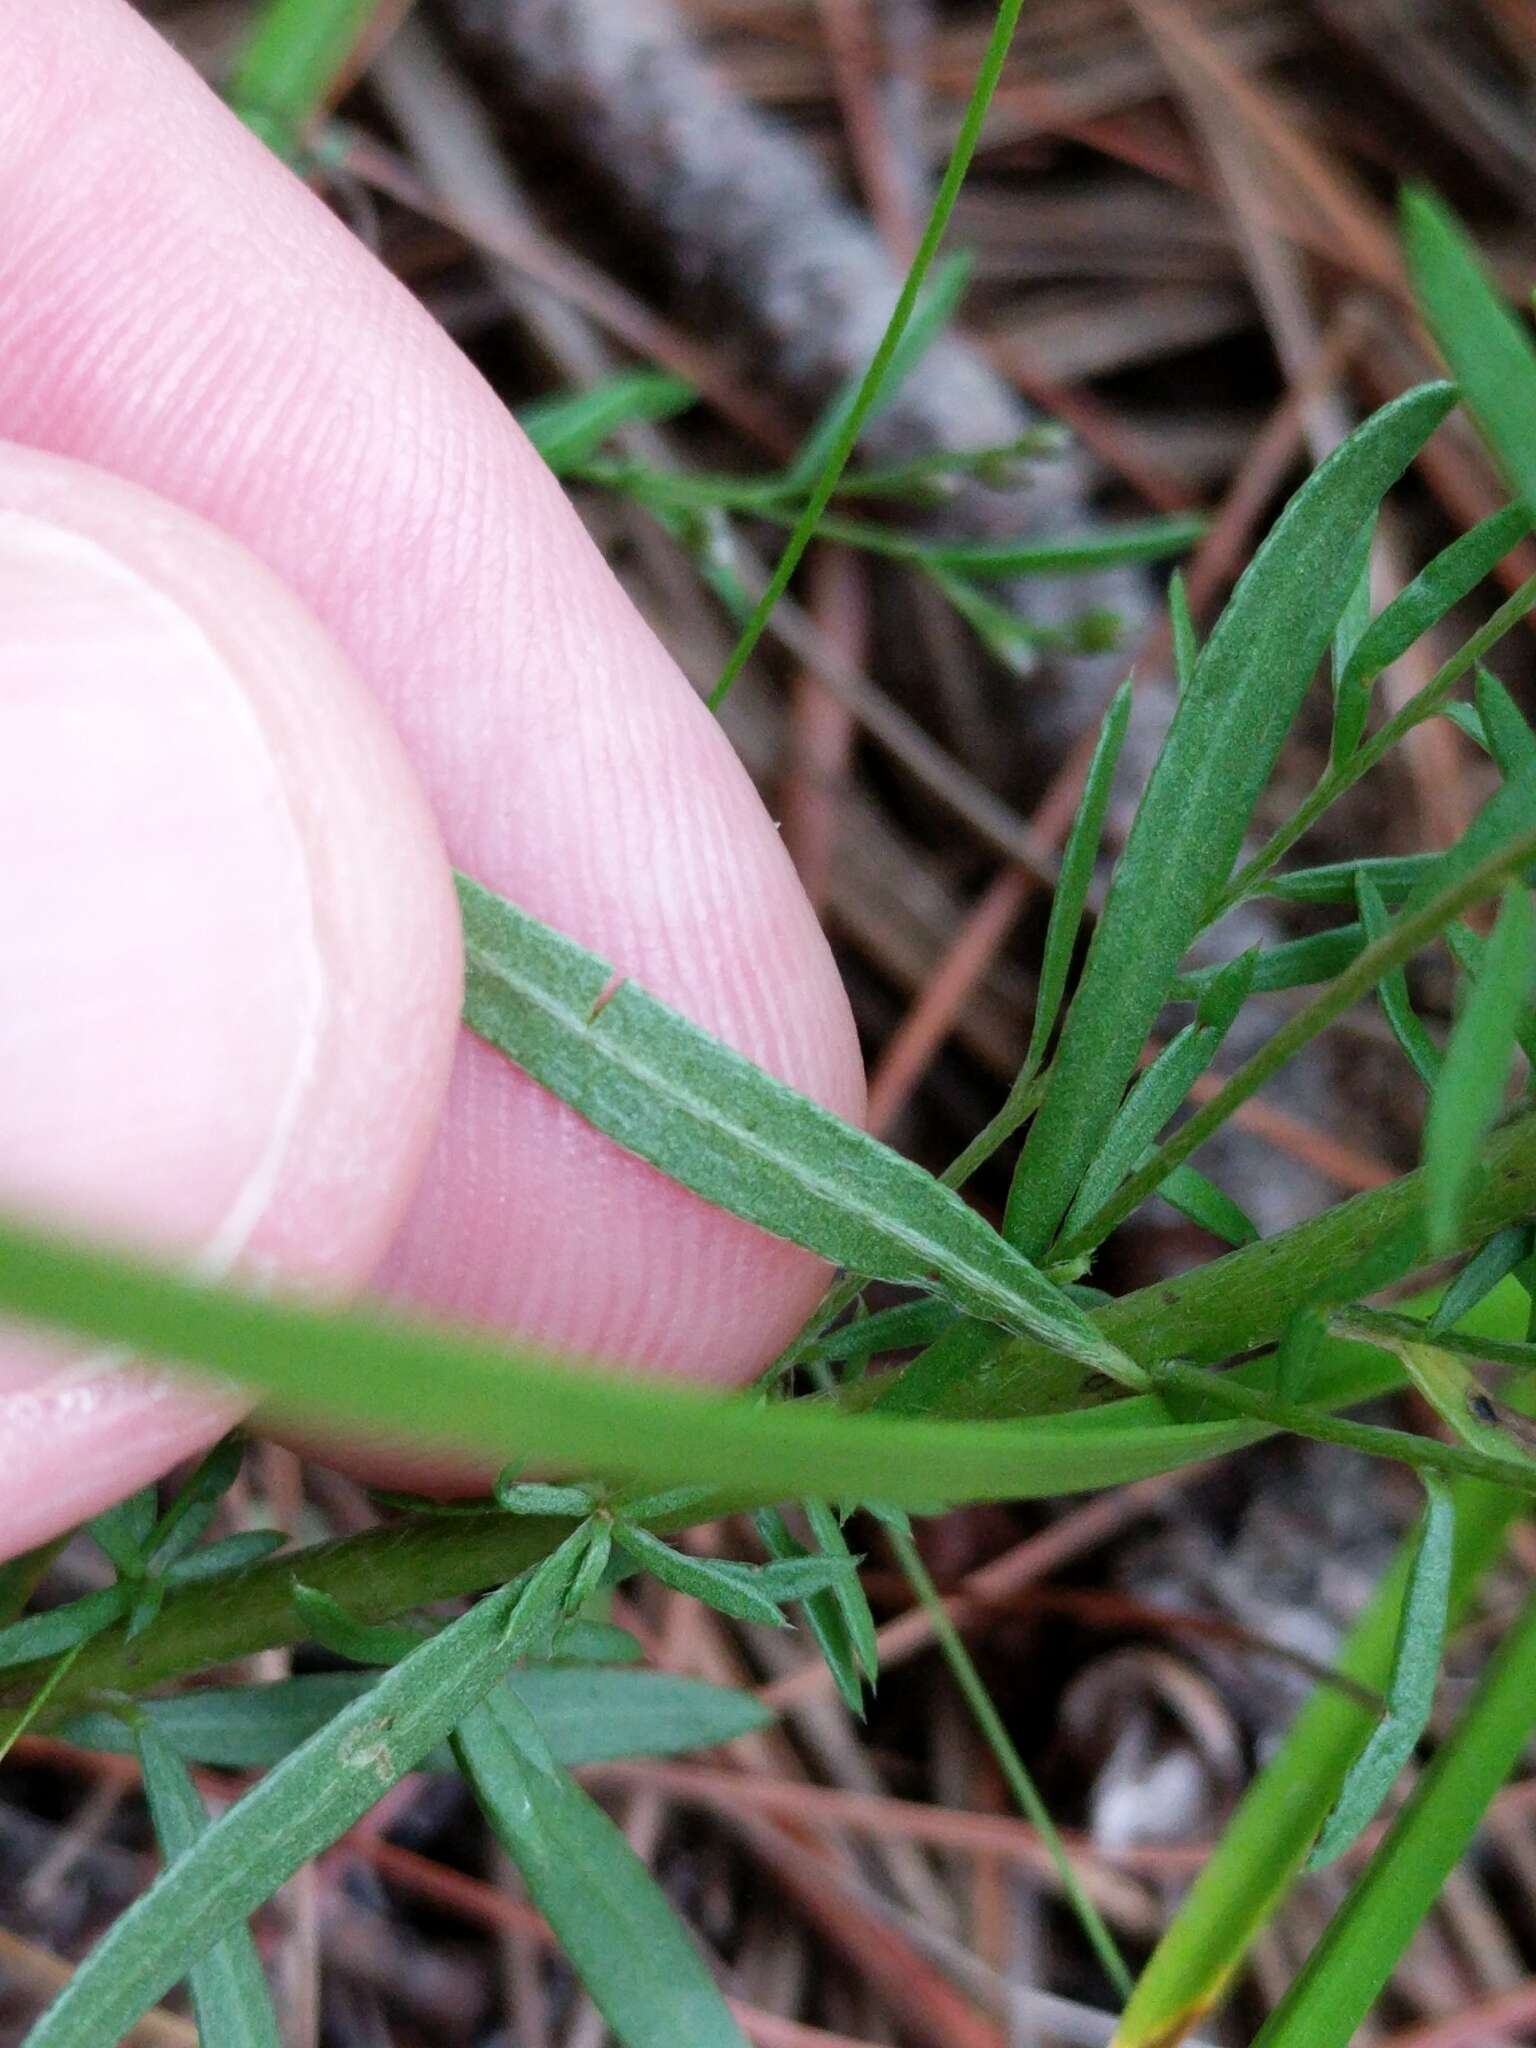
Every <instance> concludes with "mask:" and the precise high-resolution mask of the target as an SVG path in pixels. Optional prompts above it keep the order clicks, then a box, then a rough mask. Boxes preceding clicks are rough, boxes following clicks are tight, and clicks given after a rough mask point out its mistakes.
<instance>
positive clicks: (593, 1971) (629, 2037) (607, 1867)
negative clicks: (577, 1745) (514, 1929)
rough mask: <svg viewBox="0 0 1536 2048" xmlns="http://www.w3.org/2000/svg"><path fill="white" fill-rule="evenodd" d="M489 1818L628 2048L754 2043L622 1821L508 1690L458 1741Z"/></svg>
mask: <svg viewBox="0 0 1536 2048" xmlns="http://www.w3.org/2000/svg"><path fill="white" fill-rule="evenodd" d="M453 1746H454V1753H455V1755H456V1756H457V1758H458V1761H459V1766H460V1768H461V1770H462V1771H463V1773H464V1776H465V1777H466V1778H467V1779H468V1781H469V1783H470V1785H471V1787H472V1788H473V1790H474V1794H475V1797H476V1799H477V1800H478V1801H479V1803H480V1806H481V1809H482V1810H483V1812H484V1814H485V1816H486V1819H487V1820H488V1821H489V1822H490V1823H491V1826H492V1827H493V1828H494V1829H495V1831H496V1834H497V1835H498V1836H499V1838H500V1840H501V1842H502V1845H503V1847H504V1848H505V1849H506V1851H507V1853H508V1855H509V1856H510V1857H511V1858H512V1860H513V1862H514V1863H515V1864H516V1865H517V1867H518V1869H519V1870H520V1871H521V1873H522V1877H523V1882H524V1883H525V1884H526V1885H527V1887H528V1891H529V1895H530V1897H531V1898H532V1900H533V1902H534V1904H535V1905H536V1906H537V1907H538V1909H539V1911H540V1912H541V1913H542V1914H543V1915H544V1917H545V1919H546V1920H547V1921H548V1922H549V1924H550V1926H551V1927H552V1928H553V1930H554V1932H555V1934H556V1936H557V1937H558V1938H559V1942H560V1946H561V1947H562V1948H563V1949H564V1951H565V1953H566V1956H567V1957H568V1958H569V1960H570V1963H571V1966H572V1968H573V1969H574V1970H575V1972H576V1974H577V1976H578V1977H579V1978H580V1979H581V1982H582V1984H583V1986H584V1987H585V1989H586V1991H587V1994H588V1996H589V1997H590V1998H591V2000H592V2002H593V2004H594V2005H595V2006H596V2007H597V2009H598V2011H599V2012H600V2013H601V2014H602V2016H603V2018H604V2019H605V2020H606V2021H607V2022H608V2025H609V2027H610V2028H611V2029H612V2031H613V2033H614V2034H615V2035H616V2036H617V2038H618V2039H619V2040H620V2041H621V2042H623V2043H624V2044H625V2048H681V2044H683V2043H686V2044H687V2048H746V2043H745V2041H744V2039H743V2037H742V2034H741V2031H740V2029H739V2028H738V2027H737V2025H736V2022H735V2020H734V2019H732V2017H731V2013H730V2008H729V2007H728V2006H727V2005H726V2003H725V2000H724V1998H723V1997H722V1996H721V1994H720V1991H719V1989H718V1987H717V1986H716V1984H715V1981H714V1979H713V1978H712V1977H711V1976H710V1974H709V1972H708V1970H707V1969H706V1968H705V1966H704V1962H703V1958H702V1957H701V1956H700V1955H699V1953H698V1950H697V1949H696V1948H695V1947H694V1945H693V1943H692V1941H691V1940H690V1939H689V1937H688V1934H687V1932H686V1931H685V1930H684V1928H683V1927H682V1925H681V1924H680V1923H679V1921H678V1919H677V1916H676V1914H675V1913H674V1912H673V1911H672V1908H671V1906H670V1905H668V1903H667V1901H666V1899H665V1897H664V1896H663V1895H662V1893H661V1891H660V1889H659V1888H658V1886H657V1883H656V1880H655V1879H654V1878H653V1877H652V1876H651V1873H650V1872H649V1871H648V1870H647V1869H646V1867H645V1865H644V1864H643V1863H642V1862H641V1861H640V1859H639V1857H638V1856H637V1855H636V1854H635V1852H634V1850H633V1849H631V1848H630V1846H629V1844H628V1842H626V1841H625V1839H624V1837H623V1836H622V1835H621V1834H620V1833H619V1831H618V1829H617V1828H616V1827H615V1826H614V1824H613V1822H612V1821H611V1820H609V1818H608V1816H607V1815H606V1814H605V1813H604V1812H603V1811H602V1810H601V1808H600V1807H597V1806H595V1805H594V1804H593V1803H592V1801H591V1800H590V1799H589V1798H588V1797H587V1795H586V1793H585V1792H583V1791H581V1789H580V1788H579V1787H578V1786H577V1785H575V1784H573V1783H572V1781H571V1779H570V1778H568V1777H567V1776H566V1774H565V1772H564V1771H563V1770H562V1769H561V1768H560V1766H559V1764H558V1763H557V1762H556V1761H555V1759H554V1757H553V1756H552V1755H551V1754H550V1752H549V1749H548V1746H547V1744H545V1742H544V1741H543V1739H542V1738H541V1736H540V1734H539V1729H538V1724H537V1722H535V1721H534V1719H533V1717H532V1716H531V1715H530V1714H528V1713H526V1712H525V1711H523V1710H522V1709H520V1708H519V1707H518V1705H517V1703H516V1701H515V1700H513V1699H511V1698H510V1697H509V1696H508V1695H505V1694H499V1695H498V1696H497V1697H496V1698H495V1699H494V1700H493V1701H490V1702H488V1703H487V1704H486V1705H485V1706H483V1707H480V1708H477V1709H476V1710H475V1712H473V1713H472V1714H470V1715H468V1716H467V1717H466V1718H465V1720H464V1722H463V1724H462V1726H461V1727H460V1728H459V1729H458V1730H457V1732H456V1733H455V1735H454V1738H453Z"/></svg>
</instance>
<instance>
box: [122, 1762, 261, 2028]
mask: <svg viewBox="0 0 1536 2048" xmlns="http://www.w3.org/2000/svg"><path fill="white" fill-rule="evenodd" d="M136 1735H137V1742H136V1745H135V1746H136V1748H137V1750H138V1757H139V1767H140V1769H141V1770H142V1771H143V1773H144V1796H145V1798H146V1799H147V1800H148V1802H149V1812H150V1818H151V1819H152V1820H153V1822H154V1824H155V1834H156V1837H157V1838H158V1840H159V1843H160V1849H161V1853H162V1854H163V1855H164V1857H165V1860H166V1862H167V1864H171V1863H174V1862H175V1861H176V1858H177V1857H178V1856H185V1855H186V1854H187V1852H188V1851H189V1850H190V1849H192V1848H194V1847H195V1846H196V1844H197V1843H198V1842H199V1841H200V1840H201V1839H202V1837H203V1836H204V1835H205V1834H206V1833H207V1831H208V1815H207V1814H206V1812H205V1811H204V1810H203V1802H202V1800H201V1799H200V1798H199V1796H198V1792H197V1787H196V1786H195V1785H194V1784H193V1783H192V1780H191V1778H190V1777H189V1776H188V1775H187V1767H186V1765H185V1764H184V1763H183V1762H182V1760H181V1758H180V1757H179V1756H178V1755H177V1754H176V1752H175V1750H174V1749H172V1748H171V1746H170V1744H169V1743H168V1742H166V1741H165V1740H164V1738H163V1737H162V1736H160V1735H159V1734H158V1733H157V1732H156V1730H155V1727H154V1724H153V1723H152V1722H150V1721H141V1722H140V1723H139V1724H138V1727H137V1729H136ZM189 1982H190V1985H191V1991H192V2010H193V2011H194V2012H195V2013H196V2015H197V2031H198V2037H199V2039H200V2040H201V2041H202V2043H203V2048H281V2042H282V2037H281V2034H280V2032H279V2030H278V2024H277V2015H276V2013H275V2012H273V2010H272V1994H271V1992H270V1991H269V1990H268V1989H267V1980H266V1978H265V1977H264V1976H263V1975H262V1970H261V1964H260V1962H259V1961H258V1960H257V1956H256V1944H255V1943H254V1942H253V1941H252V1939H251V1932H250V1929H249V1928H248V1927H243V1926H242V1927H236V1928H234V1929H233V1930H232V1931H231V1932H230V1933H229V1934H226V1935H225V1937H224V1939H223V1940H222V1941H218V1942H215V1943H214V1945H213V1947H212V1948H210V1949H209V1951H208V1953H207V1954H206V1955H205V1956H204V1957H203V1959H202V1961H201V1962H200V1963H197V1964H195V1965H194V1966H193V1968H192V1970H191V1973H190V1978H189Z"/></svg>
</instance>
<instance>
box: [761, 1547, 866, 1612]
mask: <svg viewBox="0 0 1536 2048" xmlns="http://www.w3.org/2000/svg"><path fill="white" fill-rule="evenodd" d="M740 1569H741V1570H743V1571H750V1572H751V1573H752V1575H753V1577H754V1579H755V1581H756V1583H757V1585H758V1586H759V1587H761V1589H762V1590H763V1591H764V1592H765V1593H767V1594H769V1595H770V1596H771V1597H772V1598H773V1599H775V1600H806V1599H809V1598H810V1597H811V1595H812V1594H814V1593H822V1592H828V1591H830V1590H831V1588H832V1587H834V1586H840V1585H849V1584H856V1583H857V1581H858V1575H859V1559H858V1558H856V1557H854V1556H853V1555H852V1553H851V1552H850V1551H849V1550H848V1548H847V1546H846V1545H844V1547H843V1550H842V1551H841V1553H840V1554H837V1555H834V1556H831V1557H829V1556H826V1555H825V1554H822V1555H819V1556H818V1555H817V1554H816V1553H815V1552H814V1551H812V1552H808V1553H807V1555H806V1556H804V1557H780V1558H775V1559H774V1560H773V1562H772V1563H771V1564H761V1565H755V1566H754V1565H743V1566H741V1567H740Z"/></svg>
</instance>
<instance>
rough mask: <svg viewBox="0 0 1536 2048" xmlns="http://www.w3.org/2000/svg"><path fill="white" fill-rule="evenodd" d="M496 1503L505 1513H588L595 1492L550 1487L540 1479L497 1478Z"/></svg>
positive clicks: (498, 1476) (570, 1487)
mask: <svg viewBox="0 0 1536 2048" xmlns="http://www.w3.org/2000/svg"><path fill="white" fill-rule="evenodd" d="M495 1497H496V1505H497V1507H499V1508H500V1509H501V1511H502V1513H503V1514H504V1515H575V1516H578V1517H579V1516H582V1515H588V1514H590V1513H591V1512H592V1495H591V1493H590V1491H589V1490H588V1489H587V1488H586V1487H585V1486H547V1485H544V1484H543V1483H542V1482H539V1481H520V1480H515V1479H512V1478H511V1477H509V1476H508V1474H507V1473H504V1472H503V1473H498V1475H497V1478H496V1495H495Z"/></svg>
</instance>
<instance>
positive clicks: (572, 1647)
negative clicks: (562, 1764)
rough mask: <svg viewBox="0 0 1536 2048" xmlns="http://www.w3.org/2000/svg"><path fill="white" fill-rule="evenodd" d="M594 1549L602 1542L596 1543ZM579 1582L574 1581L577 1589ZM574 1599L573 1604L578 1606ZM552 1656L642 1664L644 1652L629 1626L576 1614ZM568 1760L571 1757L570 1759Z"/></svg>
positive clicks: (576, 1660) (561, 1632) (581, 1661)
mask: <svg viewBox="0 0 1536 2048" xmlns="http://www.w3.org/2000/svg"><path fill="white" fill-rule="evenodd" d="M592 1549H593V1551H594V1552H595V1551H597V1550H599V1549H600V1545H598V1544H597V1543H595V1542H594V1543H593V1545H592ZM576 1583H577V1582H576V1581H575V1580H573V1581H572V1590H573V1592H574V1590H575V1586H576ZM579 1604H580V1603H579V1602H577V1601H575V1600H573V1601H572V1605H573V1606H579ZM549 1654H550V1656H551V1657H552V1658H554V1659H556V1660H558V1661H561V1662H568V1663H571V1664H639V1663H641V1662H643V1660H644V1657H645V1651H644V1650H643V1649H642V1648H641V1646H640V1644H639V1643H637V1642H636V1641H635V1638H634V1637H633V1636H632V1635H631V1634H630V1633H629V1630H628V1629H627V1628H620V1627H619V1626H618V1624H617V1623H616V1622H612V1621H587V1620H584V1619H583V1618H582V1617H581V1616H579V1615H578V1616H577V1618H576V1619H575V1620H574V1621H568V1622H565V1623H564V1624H563V1625H562V1627H561V1628H560V1630H559V1632H558V1633H557V1634H556V1636H555V1640H554V1641H553V1643H551V1645H550V1649H549ZM566 1761H567V1762H568V1761H569V1759H568V1758H567V1759H566Z"/></svg>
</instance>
